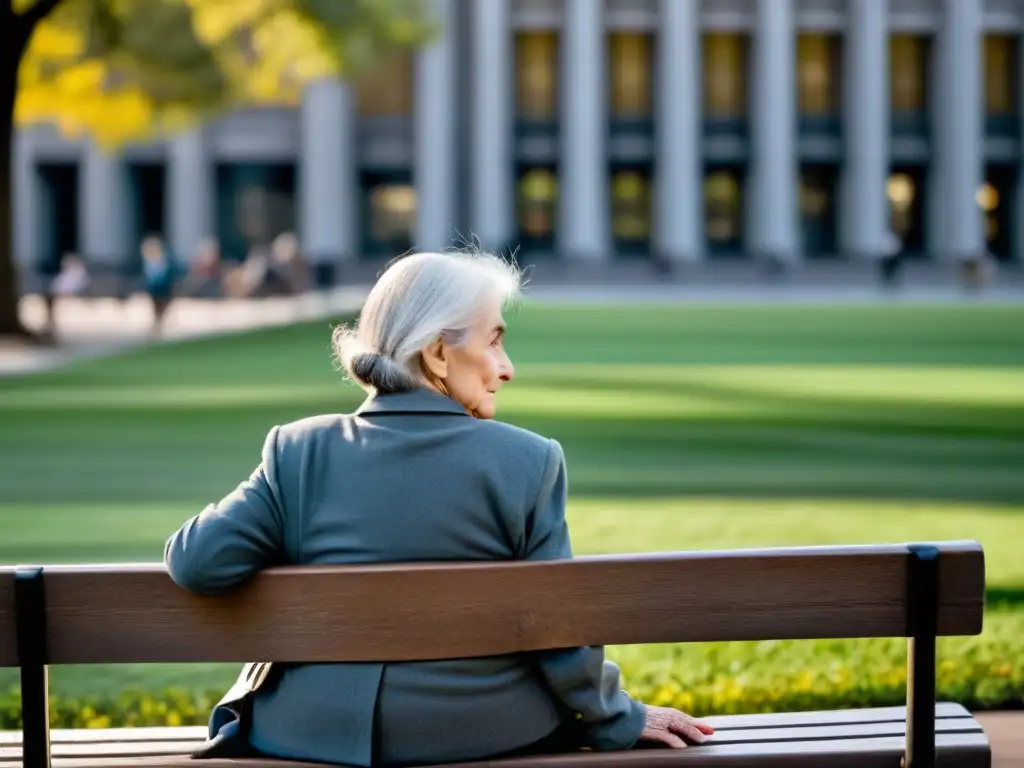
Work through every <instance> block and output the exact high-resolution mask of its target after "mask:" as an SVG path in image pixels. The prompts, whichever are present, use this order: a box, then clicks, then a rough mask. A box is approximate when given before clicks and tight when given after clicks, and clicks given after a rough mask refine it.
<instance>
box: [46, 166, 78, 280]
mask: <svg viewBox="0 0 1024 768" xmlns="http://www.w3.org/2000/svg"><path fill="white" fill-rule="evenodd" d="M36 173H37V174H38V179H39V187H40V201H39V202H40V206H39V213H40V215H39V218H38V220H37V226H38V227H39V230H38V231H39V243H40V248H39V263H38V265H37V269H38V270H39V271H40V272H41V273H42V274H44V275H56V274H57V272H59V271H60V261H61V259H62V258H63V256H64V254H66V253H72V252H74V253H77V252H78V249H79V241H78V198H79V192H78V176H79V170H78V164H77V163H40V164H39V165H38V166H37V167H36Z"/></svg>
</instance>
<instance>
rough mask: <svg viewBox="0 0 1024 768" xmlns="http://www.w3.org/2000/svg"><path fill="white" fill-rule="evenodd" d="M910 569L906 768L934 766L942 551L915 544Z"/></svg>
mask: <svg viewBox="0 0 1024 768" xmlns="http://www.w3.org/2000/svg"><path fill="white" fill-rule="evenodd" d="M909 549H910V558H909V562H908V568H907V737H906V738H907V742H906V752H905V754H904V758H903V764H904V768H925V767H926V766H928V767H929V768H930V767H931V766H934V765H935V763H936V754H935V664H936V654H935V639H936V636H937V635H938V631H939V626H938V623H939V550H938V548H937V547H934V546H931V545H928V544H912V545H910V547H909Z"/></svg>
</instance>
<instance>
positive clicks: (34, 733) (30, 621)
mask: <svg viewBox="0 0 1024 768" xmlns="http://www.w3.org/2000/svg"><path fill="white" fill-rule="evenodd" d="M14 615H15V624H16V627H17V648H18V666H19V668H20V669H21V720H22V729H21V732H22V744H21V748H22V765H23V766H24V768H50V694H49V681H48V677H49V673H48V670H47V663H48V662H49V651H48V649H47V645H46V590H45V588H44V585H43V569H42V568H41V567H32V568H27V567H19V568H17V569H15V572H14Z"/></svg>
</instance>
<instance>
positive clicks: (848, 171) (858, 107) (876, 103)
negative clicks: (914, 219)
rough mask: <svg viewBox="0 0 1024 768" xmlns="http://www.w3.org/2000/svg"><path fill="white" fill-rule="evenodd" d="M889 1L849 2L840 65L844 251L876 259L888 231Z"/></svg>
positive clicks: (866, 0)
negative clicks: (843, 103)
mask: <svg viewBox="0 0 1024 768" xmlns="http://www.w3.org/2000/svg"><path fill="white" fill-rule="evenodd" d="M888 14H889V1H888V0H850V2H849V4H848V5H847V18H848V26H847V33H846V47H845V49H844V52H845V61H844V62H843V64H844V67H843V69H844V84H845V86H846V88H845V91H846V104H845V105H844V107H843V119H844V121H845V125H844V126H843V128H844V130H843V135H844V137H845V142H846V152H845V154H846V162H845V163H844V164H843V227H842V233H843V239H844V243H843V251H845V252H847V253H849V254H852V255H854V256H860V257H867V258H877V257H878V256H879V255H880V254H882V253H883V252H884V250H885V241H886V236H887V234H888V232H889V203H888V200H887V199H886V194H885V186H886V182H887V180H888V178H889V166H890V150H889V127H890V119H889V32H888V27H889V25H888Z"/></svg>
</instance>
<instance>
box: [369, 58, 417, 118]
mask: <svg viewBox="0 0 1024 768" xmlns="http://www.w3.org/2000/svg"><path fill="white" fill-rule="evenodd" d="M355 92H356V105H357V109H358V112H359V116H360V117H397V116H410V115H412V113H413V57H412V54H409V53H401V54H395V55H393V56H390V57H389V58H386V59H384V60H382V61H381V62H380V63H379V64H377V65H375V66H374V67H373V69H372V71H370V72H367V73H366V74H365V75H364V76H363V77H360V78H359V79H358V80H357V81H356V83H355Z"/></svg>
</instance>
